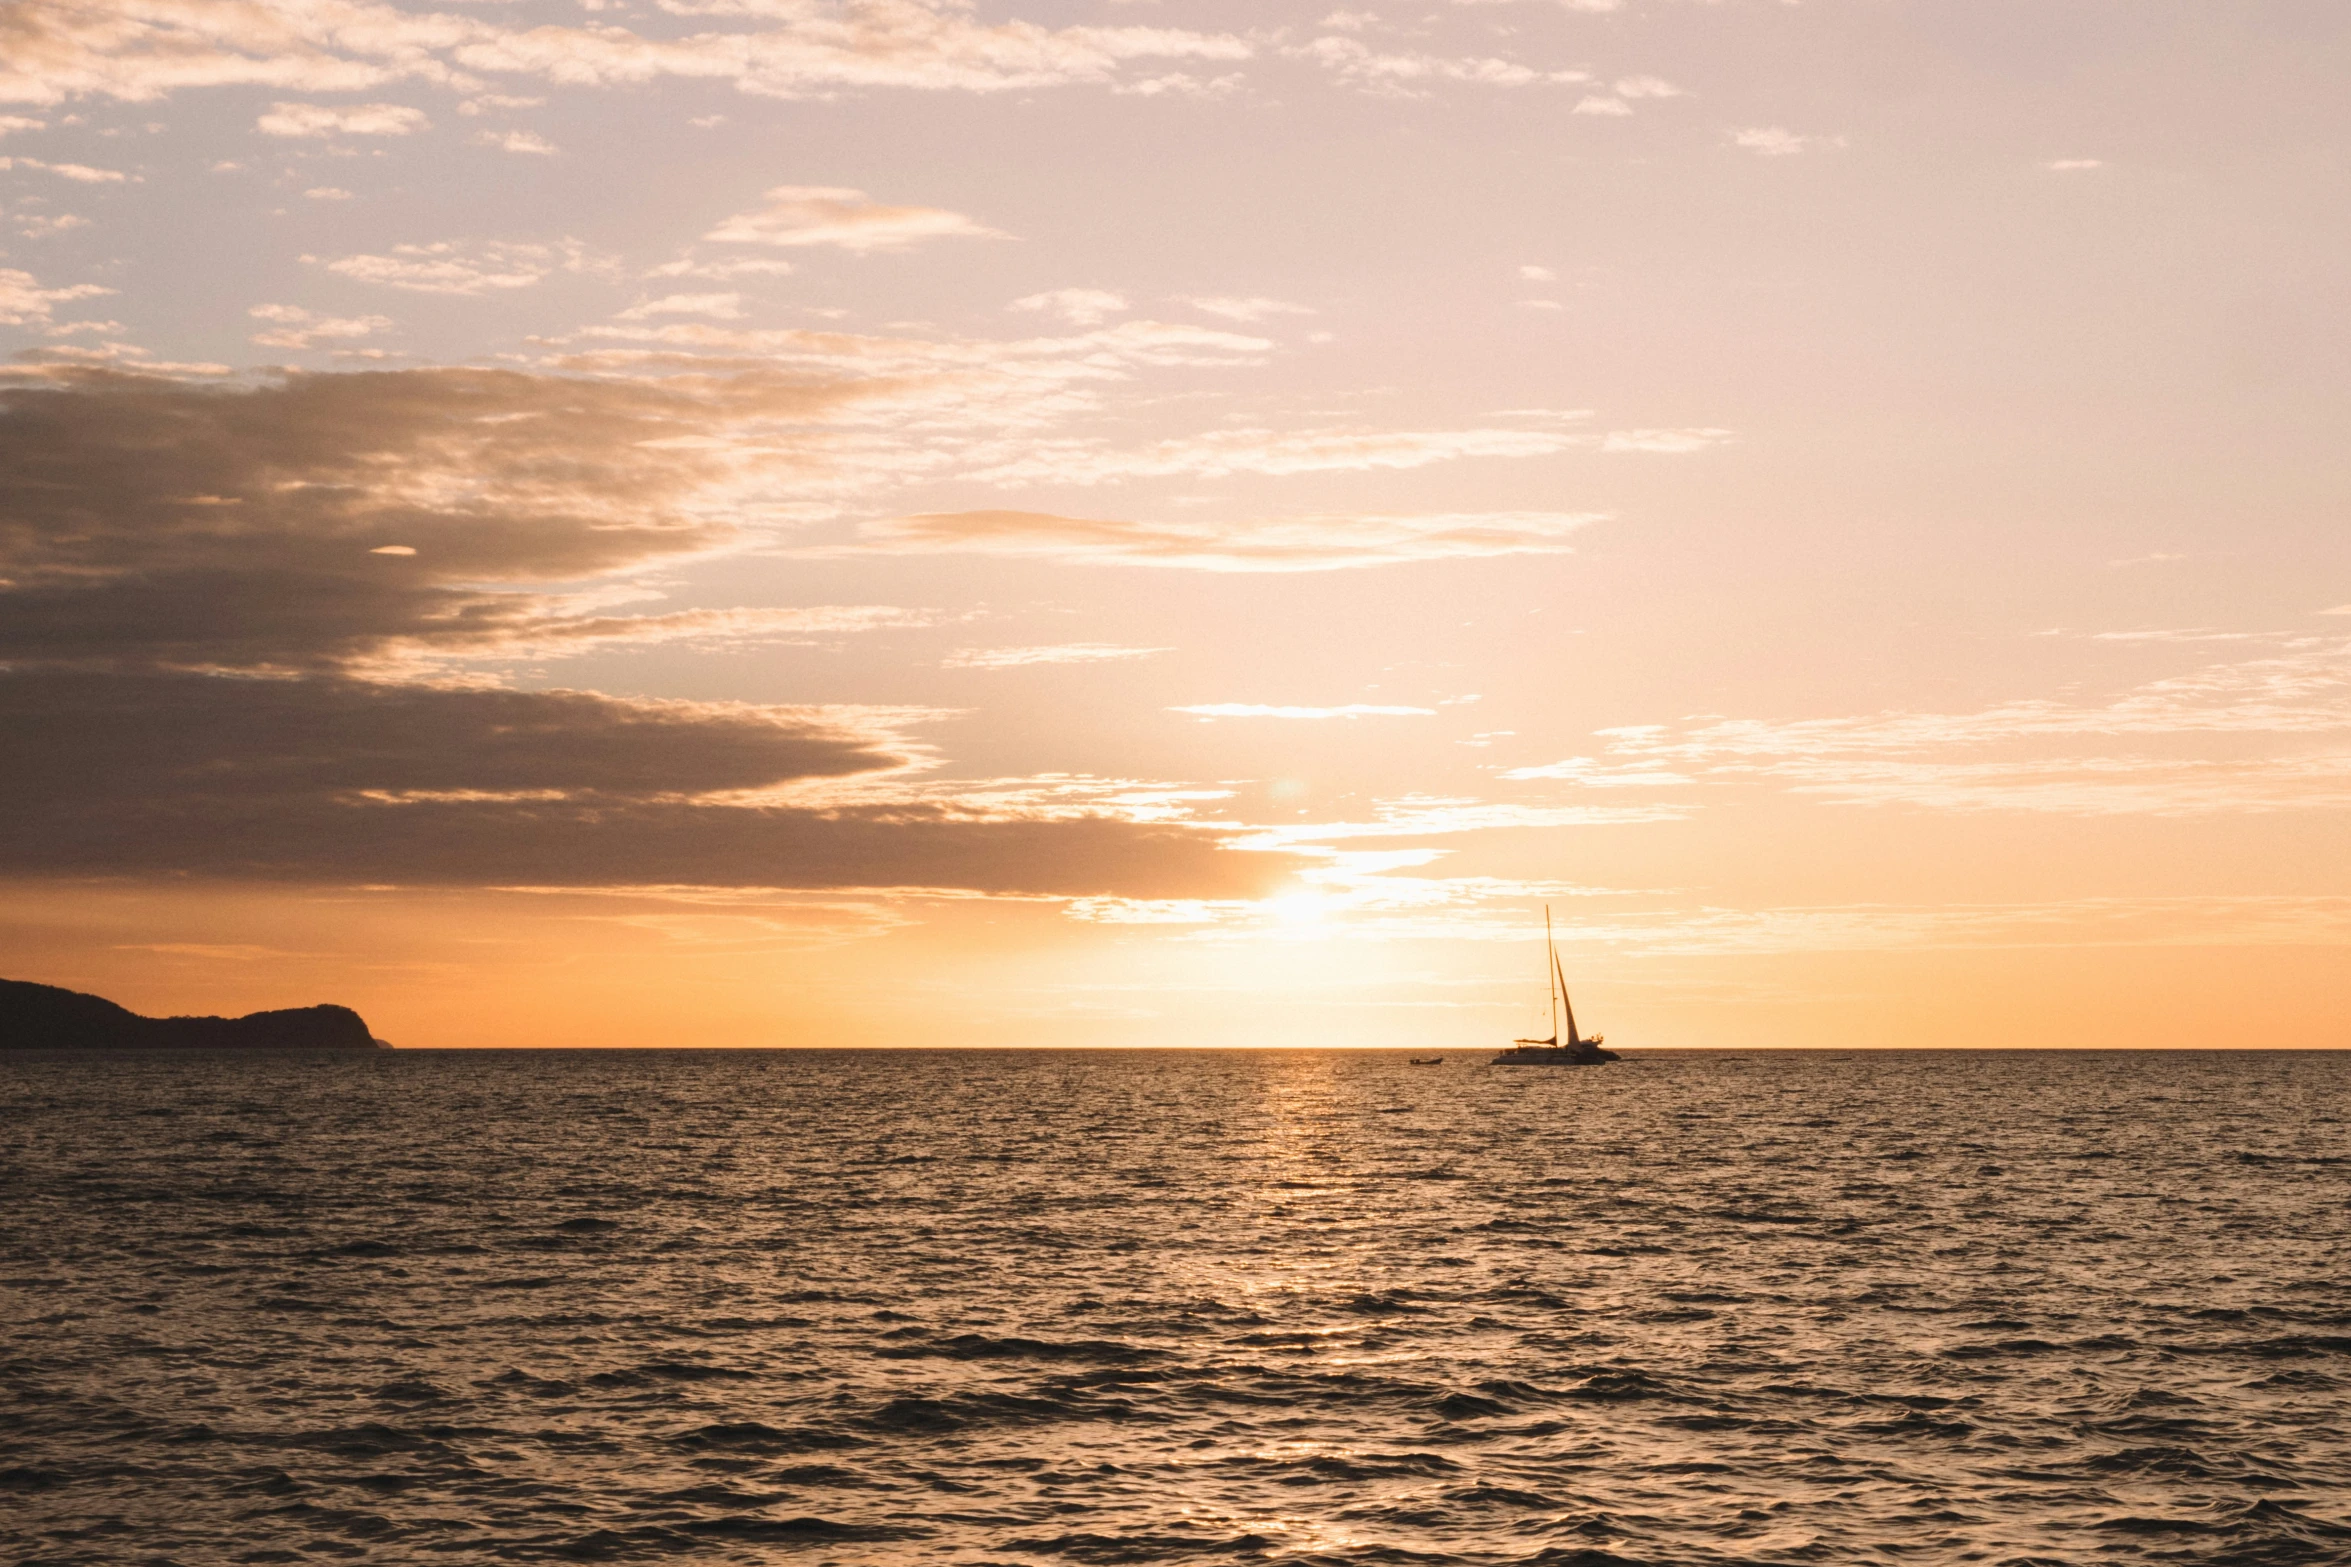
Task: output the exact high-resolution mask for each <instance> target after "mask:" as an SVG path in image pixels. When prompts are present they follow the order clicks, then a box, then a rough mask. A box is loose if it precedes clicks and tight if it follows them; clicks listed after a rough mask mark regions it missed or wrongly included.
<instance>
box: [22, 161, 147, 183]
mask: <svg viewBox="0 0 2351 1567" xmlns="http://www.w3.org/2000/svg"><path fill="white" fill-rule="evenodd" d="M9 169H38V170H40V171H41V172H42V173H44V174H54V175H56V176H57V177H58V178H59V179H61V180H72V181H73V182H74V183H75V184H77V185H126V184H129V183H130V182H131V179H132V176H130V175H128V174H125V173H123V172H122V170H120V169H98V168H92V167H91V166H90V165H89V164H87V163H51V162H49V161H48V160H47V159H45V158H26V157H10V158H0V172H5V171H7V170H9Z"/></svg>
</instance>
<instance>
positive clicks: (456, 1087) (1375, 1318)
mask: <svg viewBox="0 0 2351 1567" xmlns="http://www.w3.org/2000/svg"><path fill="white" fill-rule="evenodd" d="M1484 1062H1485V1053H1482V1052H1481V1053H1476V1054H1469V1055H1464V1054H1459V1053H1455V1054H1453V1055H1452V1056H1451V1058H1450V1059H1448V1060H1447V1061H1446V1062H1445V1063H1444V1064H1443V1065H1442V1066H1435V1067H1415V1066H1411V1065H1408V1064H1407V1062H1406V1060H1405V1057H1404V1056H1403V1055H1402V1054H1398V1053H1387V1052H1347V1051H1308V1050H1299V1051H1270V1052H1269V1051H1246V1052H1222V1051H1213V1050H1200V1051H1177V1052H1152V1051H1111V1050H1105V1051H1041V1050H1040V1051H972V1052H962V1051H938V1052H857V1051H817V1050H810V1051H772V1052H768V1051H763V1052H714V1051H713V1052H705V1051H675V1052H670V1051H642V1052H618V1053H615V1052H562V1051H558V1052H525V1051H513V1052H489V1053H456V1052H447V1053H440V1052H429V1051H400V1052H387V1053H377V1054H373V1055H365V1056H346V1057H334V1058H328V1057H308V1056H299V1057H297V1056H283V1057H269V1056H259V1055H246V1054H238V1055H194V1054H189V1055H171V1054H139V1055H120V1056H113V1057H102V1058H88V1057H84V1058H73V1057H67V1056H60V1055H34V1054H13V1055H10V1056H8V1057H5V1058H0V1313H4V1316H0V1335H4V1342H0V1547H4V1550H0V1554H4V1555H5V1556H6V1558H7V1559H8V1560H11V1561H15V1562H20V1563H24V1564H28V1567H29V1564H33V1563H40V1564H67V1563H108V1564H113V1563H126V1564H127V1563H150V1564H152V1563H179V1564H182V1567H199V1564H207V1567H208V1564H212V1563H231V1562H328V1561H337V1560H352V1561H367V1562H378V1563H386V1562H412V1561H413V1562H472V1561H484V1562H492V1561H591V1562H593V1561H612V1562H632V1561H646V1562H652V1561H670V1560H677V1561H680V1562H710V1563H722V1562H727V1563H736V1562H739V1563H795V1564H799V1563H806V1564H810V1567H814V1564H818V1563H828V1562H837V1563H856V1564H892V1563H918V1562H919V1563H951V1562H952V1563H973V1564H978V1563H991V1564H999V1567H1008V1564H1014V1563H1028V1564H1038V1567H1045V1564H1063V1563H1070V1564H1090V1563H1129V1562H1200V1563H1215V1562H1244V1563H1283V1564H1290V1563H1297V1564H1306V1563H1314V1564H1325V1563H1329V1564H1338V1563H1347V1564H1353V1563H1455V1562H1458V1563H1477V1564H1483V1563H1546V1564H1558V1567H1622V1564H1643V1567H1667V1564H1684V1563H1688V1564H1700V1563H1707V1564H1716V1563H1768V1562H1824V1563H1840V1564H1842V1563H1855V1562H1885V1563H1906V1564H1940V1563H1959V1562H1985V1563H2002V1564H2010V1567H2024V1564H2039V1563H2050V1564H2056V1563H2064V1564H2069V1567H2070V1564H2080V1563H2091V1562H2095V1563H2136V1562H2167V1563H2200V1564H2201V1563H2243V1564H2262V1563H2344V1562H2351V1398H2347V1397H2346V1388H2347V1386H2351V1244H2347V1242H2351V1202H2347V1199H2351V1123H2347V1121H2346V1114H2347V1109H2351V1095H2347V1093H2346V1090H2347V1089H2351V1053H2345V1054H2315V1053H2263V1052H2243V1053H2226V1052H2176V1053H2158V1052H2139V1053H2098V1052H2059V1053H2024V1052H2017V1053H2006V1052H1987V1053H1958V1052H1923V1051H1918V1052H1913V1051H1890V1052H1883V1053H1834V1054H1829V1053H1817V1054H1816V1053H1800V1052H1790V1053H1741V1054H1731V1053H1719V1054H1717V1053H1702V1052H1692V1053H1653V1054H1640V1053H1637V1052H1628V1054H1627V1059H1626V1060H1625V1061H1624V1062H1623V1063H1621V1064H1619V1065H1615V1066H1610V1067H1607V1068H1604V1069H1597V1070H1539V1069H1526V1070H1502V1069H1495V1068H1490V1067H1488V1066H1486V1065H1485V1064H1484Z"/></svg>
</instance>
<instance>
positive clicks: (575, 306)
mask: <svg viewBox="0 0 2351 1567" xmlns="http://www.w3.org/2000/svg"><path fill="white" fill-rule="evenodd" d="M0 27H5V28H6V29H9V31H7V32H6V33H4V34H0V37H4V38H5V39H6V40H7V44H6V47H0V244H4V253H0V338H5V339H7V341H6V343H5V345H0V346H5V348H6V349H7V351H8V352H9V353H10V354H12V355H13V357H12V358H10V359H9V360H8V361H7V365H8V368H7V369H6V371H5V372H4V376H0V736H4V737H5V738H6V742H7V751H8V761H7V763H6V765H5V767H0V880H4V881H5V883H6V885H7V888H8V892H7V895H6V897H5V898H4V899H0V973H5V974H6V975H7V976H8V977H11V978H20V979H33V980H41V981H46V982H49V983H55V984H65V985H71V986H75V987H77V988H83V989H90V990H96V991H100V992H102V993H104V994H107V995H110V996H112V997H114V998H116V999H118V1000H121V1001H123V1002H125V1003H126V1004H129V1005H132V1006H134V1007H137V1008H139V1009H141V1010H145V1011H150V1012H177V1011H205V1012H212V1011H219V1012H232V1013H233V1012H242V1011H247V1010H253V1009H257V1008H262V1007H272V1006H282V1005H293V1004H300V1003H306V1002H312V1001H323V1000H335V1001H341V1002H345V1003H348V1004H350V1005H353V1006H356V1007H358V1008H359V1009H360V1010H361V1011H362V1012H363V1013H364V1014H365V1015H366V1016H367V1018H368V1019H369V1021H370V1022H371V1024H373V1025H374V1027H375V1028H376V1031H377V1032H378V1033H380V1034H382V1035H384V1036H385V1037H387V1038H389V1039H391V1040H393V1041H394V1042H395V1043H398V1044H403V1045H467V1046H476V1045H501V1044H515V1045H561V1044H580V1045H632V1044H641V1045H656V1044H658V1045H691V1044H724V1045H759V1044H828V1045H830V1044H847V1045H863V1044H874V1045H904V1044H918V1043H938V1044H966V1043H969V1044H991V1045H996V1044H1022V1043H1035V1044H1053V1045H1077V1044H1227V1043H1229V1044H1251V1045H1266V1044H1337V1045H1355V1044H1382V1045H1399V1046H1413V1047H1416V1048H1434V1047H1444V1048H1463V1049H1467V1048H1474V1047H1479V1046H1484V1045H1491V1044H1495V1043H1499V1042H1502V1041H1505V1040H1507V1039H1508V1038H1509V1037H1511V1036H1512V1035H1515V1034H1520V1033H1524V1032H1526V1031H1527V1030H1528V1029H1529V1028H1531V1027H1535V1026H1536V1025H1537V1023H1538V1020H1539V1017H1540V1014H1541V1008H1542V1004H1543V989H1542V963H1541V957H1540V951H1539V938H1538V937H1537V935H1536V931H1537V930H1538V928H1539V923H1540V917H1541V910H1542V908H1543V906H1544V905H1545V904H1546V903H1548V904H1549V905H1550V907H1551V908H1552V910H1553V913H1554V916H1555V918H1556V919H1557V921H1558V923H1559V930H1560V939H1561V947H1562V955H1563V961H1564V963H1565V965H1566V968H1567V971H1568V973H1569V976H1570V979H1571V981H1572V982H1573V983H1574V984H1575V986H1576V992H1577V1000H1578V1009H1579V1017H1580V1018H1582V1019H1583V1020H1585V1021H1586V1022H1587V1023H1588V1024H1589V1025H1590V1026H1591V1027H1593V1028H1597V1029H1600V1030H1603V1031H1605V1032H1606V1033H1607V1035H1608V1037H1609V1039H1610V1041H1611V1043H1615V1044H1623V1045H1629V1046H1633V1047H1639V1046H1643V1045H1659V1046H1764V1045H1778V1046H1808V1045H1823V1046H1831V1045H1833V1046H1867V1045H1889V1046H1890V1045H1937V1046H1944V1045H1983V1044H1997V1045H2028V1046H2064V1045H2094V1046H2116V1045H2145V1044H2166V1045H2172V1044H2231V1045H2262V1046H2334V1045H2341V1044H2345V1043H2351V1037H2347V1035H2346V1028H2345V1020H2346V1018H2347V1017H2351V888H2347V887H2346V885H2345V883H2346V875H2345V871H2344V867H2345V866H2346V865H2351V832H2347V830H2346V824H2347V822H2351V544H2347V542H2346V541H2347V539H2351V529H2346V527H2345V521H2346V501H2347V499H2351V472H2347V468H2351V462H2347V460H2346V457H2345V444H2344V442H2343V440H2342V434H2341V432H2342V431H2343V430H2344V429H2345V428H2346V427H2351V421H2347V419H2346V415H2347V414H2351V407H2347V406H2346V403H2347V401H2351V399H2347V397H2346V388H2347V387H2351V296H2347V295H2346V288H2345V282H2344V276H2343V272H2342V268H2341V258H2342V256H2343V255H2344V253H2345V241H2346V238H2347V237H2351V236H2347V235H2346V233H2345V229H2346V226H2347V225H2351V216H2347V215H2351V200H2346V197H2347V196H2351V190H2347V189H2346V184H2347V182H2346V177H2345V174H2346V170H2345V159H2346V156H2347V154H2346V151H2345V149H2346V148H2351V110H2347V109H2346V107H2345V100H2344V97H2343V94H2342V93H2341V90H2340V83H2341V80H2342V79H2343V74H2344V69H2345V67H2346V65H2351V15H2346V14H2344V13H2342V11H2341V9H2340V8H2339V7H2334V6H2327V5H2318V4H2307V3H2296V0H2260V3H2249V4H2245V5H2240V6H2231V7H2225V8H2224V7H2209V8H2193V9H2192V10H2191V11H2188V12H2180V11H2176V10H2174V9H2172V8H2134V7H2118V6H2114V5H2110V4H2102V3H2087V0H2083V3H2069V0H2057V3H2031V4H2027V3H2023V0H2017V3H1989V4H1983V5H1970V6H1965V7H1959V6H1946V5H1928V4H1900V3H1897V4H1886V3H1882V0H1825V3H1811V4H1806V5H1803V6H1800V7H1798V6H1790V5H1786V4H1781V3H1778V0H1724V3H1722V4H1719V5H1706V6H1697V5H1689V4H1682V3H1675V0H1590V3H1580V4H1562V3H1558V0H1515V3H1512V0H1493V3H1484V4H1468V3H1462V4H1456V5H1451V6H1441V7H1435V8H1426V9H1423V10H1418V11H1389V10H1374V9H1366V10H1362V11H1355V10H1348V9H1341V10H1337V11H1332V10H1328V9H1324V8H1316V7H1306V8H1298V9H1296V10H1295V11H1294V12H1292V11H1286V10H1282V9H1280V8H1274V9H1272V10H1269V9H1268V8H1266V7H1264V6H1262V5H1260V6H1240V5H1216V4H1198V5H1185V4H1179V3H1177V0H1160V3H1156V4H1124V3H1113V0H1064V3H1059V4H1050V5H1027V6H1022V5H1014V4H998V3H984V4H975V5H968V6H967V5H957V4H949V3H946V0H939V3H923V0H886V3H884V0H874V3H865V4H848V5H841V4H833V3H828V0H804V3H803V0H791V3H783V0H774V3H767V0H761V3H754V4H737V3H729V4H724V5H721V4H717V3H715V0H713V3H708V4H703V3H693V0H680V3H671V4H664V5H661V6H639V5H633V4H616V5H610V6H605V7H601V8H590V9H582V8H581V7H579V6H574V5H569V4H557V3H553V0H548V3H538V0H526V3H520V4H516V5H511V6H500V7H494V8H484V7H455V6H452V7H449V8H448V9H446V10H443V11H435V10H433V9H431V8H430V7H429V6H424V5H394V4H380V3H374V0H352V3H339V4H333V5H327V6H302V7H296V6H292V5H281V4H277V3H275V0H260V3H257V4H254V5H251V6H244V7H238V8H234V9H231V8H224V7H203V6H199V7H180V6H174V5H162V4H158V5H138V6H129V5H125V6H115V7H109V8H103V9H77V8H72V7H67V6H63V5H56V4H50V3H48V0H30V3H27V4H25V5H22V6H20V7H18V8H17V9H16V10H14V11H12V12H11V14H10V17H9V18H8V20H7V21H6V22H5V23H0ZM1538 1031H1539V1030H1538Z"/></svg>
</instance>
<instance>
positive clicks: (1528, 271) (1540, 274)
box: [1518, 267, 1559, 283]
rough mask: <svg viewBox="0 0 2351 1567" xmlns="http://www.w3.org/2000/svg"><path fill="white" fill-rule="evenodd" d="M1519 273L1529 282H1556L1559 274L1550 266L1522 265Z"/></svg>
mask: <svg viewBox="0 0 2351 1567" xmlns="http://www.w3.org/2000/svg"><path fill="white" fill-rule="evenodd" d="M1518 275H1519V276H1520V277H1521V278H1524V279H1525V280H1526V281H1527V282H1529V283H1556V282H1558V281H1559V274H1558V273H1556V272H1554V271H1552V270H1551V269H1550V268H1549V267H1520V268H1519V269H1518Z"/></svg>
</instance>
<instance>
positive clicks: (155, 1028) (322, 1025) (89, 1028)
mask: <svg viewBox="0 0 2351 1567" xmlns="http://www.w3.org/2000/svg"><path fill="white" fill-rule="evenodd" d="M390 1048H391V1047H390V1046H389V1045H387V1044H385V1043H384V1042H383V1041H382V1040H380V1039H377V1038H376V1037H375V1036H374V1035H372V1034H370V1033H369V1032H368V1029H367V1023H366V1022H365V1020H363V1019H362V1018H361V1017H360V1015H359V1014H358V1013H356V1012H354V1011H352V1010H351V1009H350V1008H349V1007H338V1006H315V1007H287V1008H285V1009H283V1010H280V1011H275V1012H254V1013H249V1014H248V1015H246V1016H244V1017H141V1016H140V1015H139V1014H138V1013H136V1012H133V1011H131V1010H130V1009H129V1008H127V1007H121V1006H117V1005H115V1004H114V1003H113V1002H111V1001H108V1000H107V999H106V998H105V997H103V996H88V995H84V994H82V993H81V992H80V991H78V990H67V989H64V988H63V987H61V986H57V985H36V984H31V983H28V982H27V981H24V980H18V979H0V1050H388V1049H390Z"/></svg>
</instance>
